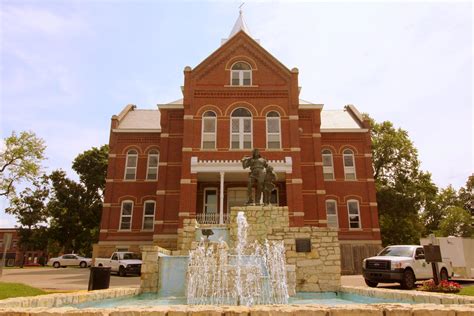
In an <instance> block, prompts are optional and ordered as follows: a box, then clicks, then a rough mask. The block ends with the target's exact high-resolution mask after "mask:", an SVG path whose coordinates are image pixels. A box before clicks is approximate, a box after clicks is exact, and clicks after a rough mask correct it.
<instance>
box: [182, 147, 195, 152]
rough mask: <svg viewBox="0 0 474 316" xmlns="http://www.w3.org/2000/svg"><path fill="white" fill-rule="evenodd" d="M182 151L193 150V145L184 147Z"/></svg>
mask: <svg viewBox="0 0 474 316" xmlns="http://www.w3.org/2000/svg"><path fill="white" fill-rule="evenodd" d="M181 151H193V149H192V148H191V147H183V149H182V150H181Z"/></svg>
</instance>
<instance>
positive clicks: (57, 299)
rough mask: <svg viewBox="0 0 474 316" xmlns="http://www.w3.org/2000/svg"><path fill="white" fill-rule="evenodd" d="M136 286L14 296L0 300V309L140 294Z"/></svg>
mask: <svg viewBox="0 0 474 316" xmlns="http://www.w3.org/2000/svg"><path fill="white" fill-rule="evenodd" d="M140 293H141V291H140V289H137V288H113V289H107V290H98V291H90V292H85V291H84V292H74V293H56V294H48V295H39V296H27V297H15V298H7V299H4V300H0V311H2V310H3V309H5V308H9V309H12V308H14V309H17V308H35V307H45V308H52V307H59V306H63V305H70V304H79V303H85V302H90V301H97V300H105V299H108V298H117V297H125V296H134V295H138V294H140Z"/></svg>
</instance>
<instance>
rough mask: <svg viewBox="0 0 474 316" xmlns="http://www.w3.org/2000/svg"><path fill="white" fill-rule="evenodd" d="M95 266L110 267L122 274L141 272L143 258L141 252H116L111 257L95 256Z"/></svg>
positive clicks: (112, 270)
mask: <svg viewBox="0 0 474 316" xmlns="http://www.w3.org/2000/svg"><path fill="white" fill-rule="evenodd" d="M94 266H95V267H110V268H111V272H117V273H118V275H120V276H126V275H127V274H138V275H140V274H141V268H142V260H141V258H140V255H139V254H136V253H133V252H120V251H117V252H114V253H113V254H112V256H110V258H95V261H94Z"/></svg>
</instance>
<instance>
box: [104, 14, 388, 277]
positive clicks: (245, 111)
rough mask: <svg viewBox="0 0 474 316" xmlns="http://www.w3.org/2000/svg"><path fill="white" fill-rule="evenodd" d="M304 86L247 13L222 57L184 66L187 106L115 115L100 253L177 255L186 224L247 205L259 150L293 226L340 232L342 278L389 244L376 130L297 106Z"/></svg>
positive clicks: (335, 113)
mask: <svg viewBox="0 0 474 316" xmlns="http://www.w3.org/2000/svg"><path fill="white" fill-rule="evenodd" d="M300 89H301V87H300V86H299V83H298V69H296V68H293V69H291V70H290V69H289V68H287V67H286V66H285V65H283V64H282V63H281V62H279V61H278V60H277V59H276V58H275V57H273V56H272V55H271V54H270V53H269V52H267V51H266V50H265V49H264V48H263V47H262V46H261V45H260V44H259V42H258V41H256V40H255V39H253V38H252V37H251V36H250V35H249V31H248V29H247V27H246V25H245V23H244V21H243V18H242V15H241V14H240V15H239V18H238V19H237V21H236V23H235V26H234V28H233V30H232V32H231V34H230V36H229V38H228V39H227V40H224V41H223V43H222V45H221V46H220V47H219V48H218V49H217V50H216V51H215V52H213V53H212V54H211V55H210V56H209V57H207V58H206V59H205V60H204V61H202V62H201V63H200V64H199V65H197V66H196V67H194V68H191V67H189V66H187V67H185V68H184V85H183V86H182V87H181V90H182V94H183V98H182V99H179V100H177V101H174V102H171V103H168V104H160V105H158V109H156V110H140V109H137V108H136V107H135V106H134V105H128V106H126V107H125V108H124V109H123V110H122V111H121V112H120V114H118V115H114V116H113V117H112V122H111V129H110V155H109V167H108V173H107V180H106V181H107V183H106V189H105V201H104V208H103V214H102V222H101V229H100V238H99V243H98V244H97V245H96V247H95V254H96V255H107V254H108V253H110V252H112V251H114V250H116V249H120V250H122V249H130V250H137V249H138V246H139V245H144V244H151V243H157V244H158V245H160V246H162V247H165V248H170V249H175V248H176V242H177V235H178V233H179V231H180V228H181V227H182V223H183V220H184V219H186V218H196V219H197V220H198V222H202V223H217V224H225V223H226V220H227V215H228V213H229V209H230V207H231V206H236V205H244V204H245V203H246V186H247V182H246V181H247V180H246V179H247V175H248V170H243V169H242V164H241V162H240V159H241V158H242V157H243V156H249V155H250V152H251V150H252V148H258V149H259V150H260V153H261V154H262V156H264V157H265V158H266V159H267V160H269V161H270V164H271V165H272V166H274V169H275V171H276V173H277V175H278V183H277V189H276V190H275V191H274V193H273V195H272V202H273V204H278V205H280V206H283V205H284V206H288V208H289V211H290V225H293V226H304V225H308V226H321V227H325V226H335V227H338V228H339V239H340V242H341V254H342V269H343V272H344V273H353V272H354V271H357V270H359V269H360V262H361V260H362V258H363V257H364V256H366V255H369V254H372V253H373V252H374V251H375V250H376V249H378V248H379V247H380V244H381V243H380V229H379V224H378V213H377V203H376V199H375V185H374V179H373V175H372V156H371V141H370V133H369V124H368V122H367V121H366V120H364V119H363V118H362V116H361V115H360V113H359V112H358V111H357V110H356V108H355V107H354V106H352V105H348V106H345V107H344V108H343V109H341V110H324V109H323V105H322V104H315V103H311V102H308V101H304V100H301V99H299V94H300Z"/></svg>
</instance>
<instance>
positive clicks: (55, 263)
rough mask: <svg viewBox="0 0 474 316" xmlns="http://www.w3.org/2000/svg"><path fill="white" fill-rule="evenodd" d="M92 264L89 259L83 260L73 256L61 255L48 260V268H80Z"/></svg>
mask: <svg viewBox="0 0 474 316" xmlns="http://www.w3.org/2000/svg"><path fill="white" fill-rule="evenodd" d="M91 263H92V259H91V258H84V257H81V256H78V255H75V254H67V255H62V256H60V257H56V258H51V259H49V260H48V266H52V267H55V268H60V267H68V266H79V267H81V268H87V267H90V265H91Z"/></svg>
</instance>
